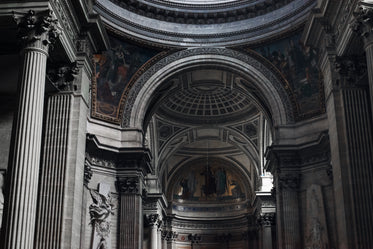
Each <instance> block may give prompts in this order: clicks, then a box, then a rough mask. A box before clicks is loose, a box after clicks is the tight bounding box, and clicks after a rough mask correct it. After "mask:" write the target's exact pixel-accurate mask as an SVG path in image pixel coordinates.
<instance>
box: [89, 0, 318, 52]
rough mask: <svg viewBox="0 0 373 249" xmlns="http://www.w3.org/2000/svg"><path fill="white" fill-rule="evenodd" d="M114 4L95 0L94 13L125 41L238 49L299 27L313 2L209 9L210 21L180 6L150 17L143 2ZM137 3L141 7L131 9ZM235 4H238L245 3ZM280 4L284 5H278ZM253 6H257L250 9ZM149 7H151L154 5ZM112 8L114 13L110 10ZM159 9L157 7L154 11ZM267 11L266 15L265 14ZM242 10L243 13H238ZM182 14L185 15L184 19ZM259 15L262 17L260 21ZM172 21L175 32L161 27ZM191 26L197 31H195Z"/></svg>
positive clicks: (109, 0)
mask: <svg viewBox="0 0 373 249" xmlns="http://www.w3.org/2000/svg"><path fill="white" fill-rule="evenodd" d="M117 2H119V1H118V0H97V1H96V6H95V10H96V11H97V12H98V13H99V14H101V15H102V16H104V17H105V24H106V26H107V27H108V28H109V29H111V30H113V31H114V32H116V33H117V34H119V35H120V36H125V37H126V38H127V39H131V40H134V41H136V40H137V41H138V40H141V41H142V42H145V43H147V44H148V45H151V46H166V47H195V46H201V45H202V46H224V44H226V45H227V44H228V45H229V46H237V45H238V46H239V45H243V44H248V43H250V42H251V43H254V42H258V41H259V40H261V41H263V40H265V39H266V38H269V37H270V36H269V34H271V37H273V35H277V34H278V33H280V32H279V30H281V31H283V32H286V31H289V30H291V29H293V28H294V26H297V27H299V26H300V25H302V23H303V22H304V21H305V20H306V17H307V15H306V14H307V13H308V12H309V11H310V10H311V9H312V8H313V7H314V6H315V1H314V0H276V3H270V2H267V1H262V0H261V1H260V2H257V1H255V2H254V1H250V2H251V3H249V5H250V6H249V7H248V8H246V7H242V8H240V7H235V8H233V9H230V10H229V8H228V12H226V13H224V11H223V12H222V13H219V12H220V11H219V10H218V11H217V10H214V9H213V10H211V15H213V16H214V18H210V17H209V14H207V13H206V11H204V13H201V12H202V11H194V12H193V11H192V12H190V11H188V10H183V9H181V8H180V7H173V8H169V9H167V10H166V11H164V12H165V14H163V13H162V11H160V12H158V13H157V15H155V16H152V14H151V12H149V9H150V8H151V7H148V5H146V4H144V2H145V1H136V0H133V1H132V0H131V1H121V2H126V4H127V5H130V7H129V8H124V7H122V6H119V4H117ZM137 2H139V3H140V5H142V7H139V8H135V7H132V6H131V5H135V4H137ZM163 2H166V1H163ZM237 2H238V3H239V4H240V5H241V4H242V2H245V1H237ZM282 2H283V3H285V4H284V5H282V6H279V4H281V3H282ZM256 3H258V6H252V5H256ZM149 5H151V6H154V4H149ZM145 6H146V7H145ZM210 7H211V5H210ZM144 8H145V9H144ZM113 9H115V10H114V11H113ZM175 9H179V10H180V11H178V12H177V13H172V10H175ZM159 10H160V8H158V10H157V9H156V10H155V11H159ZM205 10H206V9H205ZM267 10H268V11H269V12H268V13H266V11H267ZM136 11H140V12H142V13H144V15H139V14H137V13H136ZM242 11H243V12H246V13H247V14H241V12H242ZM231 12H232V13H231ZM249 12H250V13H249ZM270 13H272V15H271V14H270ZM148 15H149V17H148ZM164 15H165V16H166V17H165V18H166V19H165V20H164V21H162V20H157V18H159V19H162V18H163V17H162V16H164ZM184 15H187V19H185V17H184ZM201 15H202V16H203V17H202V16H201ZM257 15H258V16H257ZM215 16H216V17H215ZM262 16H263V18H261V17H262ZM201 17H202V18H201ZM183 19H185V20H186V21H183ZM214 20H216V22H215V21H214ZM172 21H174V22H173V24H174V25H176V26H177V27H176V28H175V29H166V28H164V27H163V25H162V24H166V25H167V24H169V23H170V22H172ZM185 22H186V23H185ZM258 22H259V23H258ZM157 24H158V25H157ZM236 24H237V25H236ZM200 25H210V26H214V27H216V28H213V27H211V28H210V31H211V30H216V32H214V31H212V32H207V33H206V32H196V31H195V30H198V26H200ZM232 26H233V27H235V29H234V30H232ZM195 27H197V28H196V29H195ZM274 27H278V28H274ZM187 38H189V39H187Z"/></svg>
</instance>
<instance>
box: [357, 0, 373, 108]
mask: <svg viewBox="0 0 373 249" xmlns="http://www.w3.org/2000/svg"><path fill="white" fill-rule="evenodd" d="M354 16H355V21H354V22H353V24H352V28H353V30H354V31H355V32H356V33H358V34H359V35H361V37H362V38H363V41H364V48H365V55H366V61H367V66H368V67H367V68H368V78H369V89H370V91H369V92H370V107H371V108H370V110H371V112H372V113H373V4H372V3H371V4H368V3H363V2H361V3H360V5H359V7H358V9H357V11H356V12H355V13H354Z"/></svg>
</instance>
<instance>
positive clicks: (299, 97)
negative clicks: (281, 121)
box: [255, 34, 325, 119]
mask: <svg viewBox="0 0 373 249" xmlns="http://www.w3.org/2000/svg"><path fill="white" fill-rule="evenodd" d="M300 39H301V34H296V35H293V36H292V37H288V38H285V39H282V40H279V41H276V42H273V43H271V44H267V45H264V46H261V47H258V48H256V49H255V50H256V51H257V52H258V53H260V54H261V55H262V56H263V57H265V58H266V59H267V60H269V61H270V62H271V63H272V64H273V65H274V66H275V67H276V68H277V69H278V70H279V71H280V73H281V74H282V75H283V77H284V78H285V79H286V80H287V82H288V83H289V86H290V88H291V90H292V92H293V93H294V97H295V100H296V106H295V108H296V110H297V113H298V116H299V117H298V118H300V119H302V118H307V117H311V116H312V115H314V114H319V113H320V112H323V111H324V109H325V107H324V97H323V79H322V74H321V71H320V69H319V68H318V65H317V61H318V50H317V49H315V48H313V47H309V46H304V45H303V43H302V42H301V40H300Z"/></svg>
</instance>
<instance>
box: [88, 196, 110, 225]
mask: <svg viewBox="0 0 373 249" xmlns="http://www.w3.org/2000/svg"><path fill="white" fill-rule="evenodd" d="M90 193H91V196H92V199H93V203H92V204H91V205H90V206H89V214H90V216H91V222H90V224H96V223H101V222H103V221H105V220H106V219H107V218H108V217H109V215H110V214H114V212H113V210H114V204H113V203H112V199H111V197H110V195H109V194H108V195H107V196H105V195H103V194H100V193H99V192H98V191H97V190H93V189H91V190H90Z"/></svg>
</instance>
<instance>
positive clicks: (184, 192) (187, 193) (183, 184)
mask: <svg viewBox="0 0 373 249" xmlns="http://www.w3.org/2000/svg"><path fill="white" fill-rule="evenodd" d="M180 186H181V187H182V188H183V190H182V193H181V198H182V199H189V197H190V191H189V187H188V179H185V178H184V179H182V180H181V181H180Z"/></svg>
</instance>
